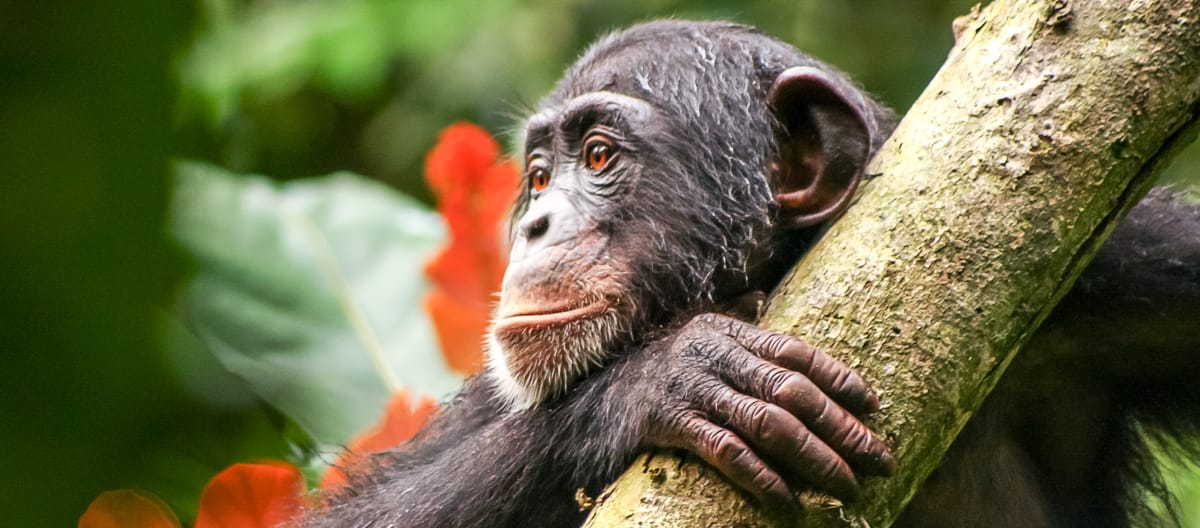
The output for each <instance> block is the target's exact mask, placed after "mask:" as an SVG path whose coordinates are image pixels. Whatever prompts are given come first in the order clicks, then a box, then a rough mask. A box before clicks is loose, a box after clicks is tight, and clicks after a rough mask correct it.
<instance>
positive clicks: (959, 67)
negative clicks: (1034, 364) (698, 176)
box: [587, 0, 1200, 527]
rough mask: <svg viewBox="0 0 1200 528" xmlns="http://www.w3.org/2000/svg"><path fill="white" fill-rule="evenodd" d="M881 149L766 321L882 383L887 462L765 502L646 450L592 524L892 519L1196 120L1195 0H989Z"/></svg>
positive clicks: (1198, 9) (875, 421) (881, 426)
mask: <svg viewBox="0 0 1200 528" xmlns="http://www.w3.org/2000/svg"><path fill="white" fill-rule="evenodd" d="M954 27H955V33H956V37H957V43H956V45H955V46H954V48H953V50H952V51H951V52H950V55H949V57H948V59H947V61H946V64H945V65H944V66H943V67H942V69H941V71H940V72H939V73H938V75H937V76H936V77H935V78H934V79H933V81H932V82H931V83H930V85H929V87H928V88H927V89H926V90H925V92H924V94H923V95H922V96H921V97H920V98H919V99H918V101H917V102H916V103H915V104H914V105H913V107H912V110H911V111H910V112H909V113H908V115H907V116H906V117H905V119H904V120H903V122H902V123H901V124H900V126H899V128H898V129H897V130H896V132H895V134H894V135H893V136H892V138H891V139H890V140H889V141H888V143H887V144H886V145H885V146H884V147H883V149H882V151H881V152H880V153H879V154H878V155H877V156H876V158H875V160H874V161H873V162H872V164H871V167H870V168H869V170H868V174H869V175H872V176H874V175H881V177H879V178H875V179H872V180H871V181H870V182H869V183H868V184H866V185H864V187H863V190H862V192H861V194H860V196H859V197H858V200H857V203H856V204H855V205H854V206H853V207H851V208H850V210H849V212H847V214H846V215H845V216H844V217H843V218H842V219H840V220H839V221H838V222H837V223H836V224H835V225H834V226H833V227H832V228H831V229H830V231H829V232H828V233H827V234H826V235H825V236H824V237H823V238H822V239H821V240H820V241H819V242H818V243H817V244H816V245H815V246H814V247H813V249H812V251H810V252H809V254H808V255H807V256H806V257H805V259H804V260H803V261H802V262H800V264H799V265H798V266H797V267H796V269H795V270H794V271H793V272H792V273H791V275H789V277H788V278H787V279H786V280H785V281H784V283H783V284H782V285H781V287H780V288H779V290H778V291H777V292H775V294H774V297H773V299H772V301H771V303H770V305H769V307H768V309H767V312H766V315H765V317H764V318H763V321H762V323H763V325H764V326H765V327H767V328H770V329H773V330H775V331H780V332H784V333H788V334H791V335H795V336H798V337H800V338H802V339H804V340H806V341H807V342H809V343H812V344H814V345H817V346H820V347H823V348H824V349H826V350H829V351H831V352H832V353H833V354H834V355H837V356H840V358H841V359H842V360H843V361H846V362H847V363H848V364H850V365H851V366H852V367H854V368H855V369H857V370H858V371H859V372H861V373H862V374H863V375H864V376H865V377H866V378H867V379H868V380H870V381H871V382H872V383H873V385H874V387H875V388H876V389H877V390H878V391H879V393H880V396H881V399H882V401H883V410H882V411H881V412H879V413H878V414H877V415H874V416H871V417H870V418H869V421H868V424H869V425H870V426H871V427H872V428H873V429H874V430H875V431H876V432H878V433H879V434H880V435H882V437H883V438H885V439H886V441H887V443H888V445H890V446H892V448H893V450H894V453H895V455H896V457H897V460H898V462H899V465H900V470H899V472H898V474H897V475H895V476H894V477H891V478H887V479H884V478H869V479H866V481H865V482H864V483H863V484H864V495H863V497H862V498H861V499H860V500H859V501H857V502H856V503H854V504H849V505H847V504H842V503H840V502H838V501H837V500H835V499H833V498H830V497H828V496H824V495H821V494H818V493H814V492H809V493H806V494H805V495H804V496H803V497H802V500H803V502H804V503H805V504H806V506H807V508H806V509H805V514H804V516H803V517H804V518H803V519H801V520H794V519H791V520H783V519H779V518H773V515H775V514H773V513H772V512H765V511H763V510H762V509H761V508H760V507H758V506H757V505H756V504H755V503H754V501H752V500H751V499H749V498H748V497H747V496H746V495H744V494H742V493H740V492H738V491H736V490H734V489H732V488H731V487H730V485H728V484H726V483H725V482H724V481H723V480H722V479H721V478H720V477H719V476H718V475H717V474H716V473H715V471H714V470H712V469H710V468H708V467H705V466H704V465H702V464H701V463H699V462H697V461H695V460H694V459H681V458H679V457H678V456H677V455H676V454H674V453H662V452H659V453H652V454H649V455H646V456H643V457H642V458H640V459H638V461H637V462H636V463H635V464H634V465H633V467H632V468H631V469H630V470H629V471H628V472H627V473H626V474H625V475H624V476H623V477H622V478H621V479H620V480H619V481H618V482H617V483H616V484H615V485H614V486H613V487H610V488H609V489H608V490H607V491H606V492H605V493H604V494H603V495H602V496H601V497H600V498H599V500H598V505H597V506H596V508H595V510H594V511H593V512H592V515H591V517H590V518H589V520H588V523H587V526H590V527H608V526H718V527H720V526H783V525H796V524H798V523H803V524H804V525H806V526H873V527H880V526H887V525H889V524H891V523H892V521H893V520H894V519H895V518H896V516H897V515H898V514H899V513H900V512H901V511H902V509H903V507H904V505H905V503H906V502H907V501H908V499H909V498H910V497H912V495H913V494H914V493H915V492H916V490H917V488H918V487H919V485H920V484H921V482H922V481H924V479H925V477H926V476H928V475H929V473H930V472H931V471H933V469H934V468H936V467H937V466H938V464H939V463H940V461H941V458H942V456H943V455H944V453H945V451H946V449H947V448H948V447H949V445H950V443H951V441H953V439H954V437H955V435H957V433H958V431H959V430H960V429H961V428H962V426H963V425H964V424H965V423H966V421H967V419H968V418H970V416H971V414H972V413H973V412H974V411H975V410H976V409H977V408H978V407H979V405H980V404H981V403H982V401H983V399H984V397H985V396H987V394H988V393H989V392H990V391H991V389H992V388H993V387H994V386H995V384H996V382H997V380H998V379H999V376H1000V375H1001V374H1002V373H1003V372H1004V370H1005V368H1006V367H1007V366H1008V364H1009V363H1010V361H1011V360H1012V358H1013V357H1014V355H1015V354H1016V352H1017V350H1018V349H1020V347H1021V345H1022V344H1023V343H1024V342H1025V341H1026V340H1027V339H1028V338H1029V336H1030V335H1031V334H1032V333H1033V331H1034V330H1035V329H1036V328H1037V326H1038V325H1039V324H1040V323H1041V321H1042V320H1043V319H1044V318H1045V317H1046V315H1047V314H1048V313H1049V312H1050V310H1051V309H1052V308H1053V307H1054V305H1055V304H1056V303H1057V302H1058V300H1059V299H1060V298H1061V297H1062V295H1063V294H1064V293H1065V292H1066V291H1067V290H1068V289H1069V288H1070V287H1071V284H1072V283H1073V282H1074V280H1075V278H1076V277H1077V276H1078V274H1079V272H1080V271H1081V270H1082V269H1083V267H1084V266H1085V265H1086V264H1087V262H1088V261H1089V260H1090V258H1091V255H1092V254H1093V253H1094V252H1095V250H1096V249H1097V248H1098V247H1099V245H1100V243H1101V242H1102V241H1103V240H1104V238H1105V237H1106V236H1107V235H1108V233H1109V232H1110V231H1111V229H1112V228H1113V226H1114V225H1115V223H1116V222H1117V221H1118V220H1119V219H1120V218H1121V217H1123V215H1124V213H1125V212H1126V211H1127V210H1128V209H1129V208H1130V207H1131V206H1132V205H1133V204H1134V203H1135V202H1136V201H1137V200H1138V199H1139V198H1140V197H1141V196H1142V195H1143V194H1144V193H1145V192H1146V191H1147V190H1148V189H1149V187H1150V185H1151V183H1152V181H1153V179H1154V176H1155V175H1156V174H1157V173H1158V172H1159V171H1160V169H1162V168H1163V167H1164V166H1165V165H1166V164H1167V163H1168V162H1169V160H1170V158H1171V157H1172V156H1173V155H1174V154H1175V152H1176V151H1177V150H1179V149H1180V148H1182V147H1183V146H1185V145H1186V144H1187V143H1189V142H1190V140H1191V139H1193V138H1194V137H1195V135H1196V133H1197V130H1200V125H1198V123H1200V120H1198V118H1197V116H1198V114H1200V2H1195V1H1194V0H1174V1H1171V0H1159V1H1155V0H1146V1H1137V0H1087V1H1084V0H1078V1H1065V0H1012V1H997V2H995V3H993V4H992V5H990V6H988V7H987V8H985V9H983V10H982V11H979V10H976V11H973V12H972V13H971V14H970V15H968V16H966V17H963V18H961V19H959V20H958V21H956V22H955V25H954Z"/></svg>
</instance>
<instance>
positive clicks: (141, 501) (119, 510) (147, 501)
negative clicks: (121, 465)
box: [79, 489, 179, 528]
mask: <svg viewBox="0 0 1200 528" xmlns="http://www.w3.org/2000/svg"><path fill="white" fill-rule="evenodd" d="M79 528H179V519H178V518H176V517H175V514H174V513H173V512H172V511H171V508H168V507H167V505H166V504H165V503H163V501H162V500H161V499H159V498H158V497H155V496H154V495H151V494H149V493H144V492H141V491H135V490H127V489H125V490H113V491H106V492H104V493H101V494H100V495H99V496H98V497H96V500H94V501H92V503H91V504H90V505H88V509H87V511H85V512H83V515H82V516H81V517H79Z"/></svg>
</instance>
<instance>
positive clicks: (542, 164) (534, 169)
mask: <svg viewBox="0 0 1200 528" xmlns="http://www.w3.org/2000/svg"><path fill="white" fill-rule="evenodd" d="M525 177H526V178H529V187H530V188H531V189H533V194H535V195H536V194H538V193H540V192H542V191H544V190H546V187H549V186H550V163H549V162H548V161H546V158H545V157H543V156H542V155H540V154H533V155H531V156H529V159H527V160H525Z"/></svg>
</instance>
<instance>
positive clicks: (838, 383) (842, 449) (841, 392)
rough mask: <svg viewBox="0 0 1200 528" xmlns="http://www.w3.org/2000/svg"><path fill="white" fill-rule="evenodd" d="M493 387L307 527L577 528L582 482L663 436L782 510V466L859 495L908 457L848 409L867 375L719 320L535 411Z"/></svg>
mask: <svg viewBox="0 0 1200 528" xmlns="http://www.w3.org/2000/svg"><path fill="white" fill-rule="evenodd" d="M488 381H489V380H488V379H487V378H480V377H477V378H474V379H472V380H471V381H470V382H468V384H467V387H466V388H465V389H464V390H463V392H462V393H461V394H460V395H459V396H458V398H456V400H455V402H453V403H452V404H451V405H450V406H448V408H447V409H446V410H445V411H443V412H442V413H441V414H440V415H439V416H438V417H437V418H435V420H434V421H433V422H432V423H431V424H430V425H429V426H427V427H426V428H425V429H423V430H422V432H421V433H420V434H419V435H418V436H417V437H415V438H414V439H413V440H412V441H410V442H408V443H406V444H405V445H403V446H401V447H400V448H398V449H396V450H394V451H393V452H391V453H388V454H385V455H382V456H380V457H377V461H378V462H379V466H378V467H377V468H375V469H374V470H373V471H370V472H368V473H367V474H357V475H351V479H350V482H351V484H350V485H349V486H348V487H347V488H346V489H345V490H343V492H342V493H341V494H340V495H338V496H336V497H333V498H331V500H330V501H329V505H328V507H327V508H325V509H324V510H323V511H318V512H314V518H313V519H310V520H309V521H308V522H309V525H310V526H443V527H457V526H464V527H465V526H574V525H578V523H579V522H580V521H581V520H582V517H583V513H581V512H580V509H579V507H578V505H577V504H576V500H575V496H576V490H582V491H583V492H584V493H586V494H587V495H589V496H595V494H597V493H598V492H599V491H600V489H601V488H602V487H603V486H604V485H606V484H608V483H609V482H611V481H612V480H613V479H614V478H615V477H616V476H617V475H618V474H619V472H620V471H621V470H623V469H624V468H625V467H626V466H627V465H628V464H629V462H630V461H631V460H632V458H633V456H634V455H636V454H637V452H638V450H639V449H641V448H646V447H654V446H663V447H679V448H685V449H688V450H690V451H692V452H694V453H696V454H698V455H699V456H700V457H701V458H704V459H705V460H707V461H709V462H710V463H712V464H713V465H714V466H716V467H717V468H718V469H719V470H721V471H722V472H723V473H724V474H725V475H726V476H727V477H729V478H730V479H731V480H732V481H733V482H735V483H736V484H738V485H740V486H742V487H743V488H744V489H746V490H747V491H749V492H751V493H752V494H754V495H756V496H758V497H759V498H760V499H762V500H764V501H766V502H768V503H772V504H775V505H777V506H779V507H792V506H794V504H793V503H792V498H791V495H790V489H789V487H788V484H787V483H785V480H784V476H786V477H787V478H788V479H789V482H792V483H798V484H813V485H816V486H818V487H822V488H825V489H829V490H831V491H833V492H835V493H837V494H839V495H841V496H843V497H852V496H853V495H854V494H855V493H856V492H857V482H856V481H855V478H854V475H853V473H852V472H851V470H850V466H853V467H855V468H857V469H861V470H863V471H867V472H870V473H875V474H879V473H887V472H890V471H891V470H892V468H893V466H894V462H893V461H892V459H891V455H890V454H888V453H887V449H886V447H885V446H884V445H883V444H882V443H881V442H880V441H879V440H878V439H877V438H875V437H874V436H873V435H872V434H871V433H870V431H869V430H867V428H866V426H864V425H863V424H862V423H861V422H859V421H858V420H857V419H856V418H855V417H854V416H853V415H851V414H850V413H849V412H848V411H846V408H849V409H853V410H867V411H869V410H873V409H875V408H877V406H878V399H877V398H876V397H875V395H874V393H872V392H871V390H870V389H869V388H868V387H867V385H866V383H865V382H863V380H862V379H861V378H859V377H858V376H857V375H855V374H854V373H853V372H851V371H850V370H849V369H848V368H847V367H846V366H845V365H842V364H841V363H838V362H837V361H835V360H833V359H831V358H830V357H828V356H826V355H825V354H823V353H821V352H820V351H817V350H814V349H812V348H811V347H808V346H805V345H803V344H802V343H800V342H798V341H796V340H794V339H790V338H787V337H785V336H781V335H778V334H773V333H770V332H767V331H764V330H761V329H758V328H756V327H754V326H752V325H749V324H746V323H742V322H740V321H737V320H734V319H730V318H727V317H723V316H719V315H713V314H707V315H702V316H699V317H696V318H694V319H692V320H691V321H689V322H688V323H686V324H684V325H682V326H681V327H680V328H678V329H676V330H674V331H673V332H671V333H670V334H669V335H667V336H666V337H664V338H661V339H658V340H656V341H652V342H651V343H649V344H647V345H645V346H644V347H643V348H640V349H638V350H634V351H629V352H628V353H627V354H625V355H624V356H622V357H620V358H618V359H617V360H616V361H615V363H614V364H613V365H610V366H609V368H606V369H602V370H600V371H598V372H596V373H595V374H594V375H592V376H589V377H587V378H585V379H583V380H581V381H580V382H579V383H578V385H577V387H576V388H574V389H573V390H572V391H570V392H568V393H567V394H566V395H565V396H564V397H562V398H558V399H555V400H551V401H548V402H545V403H544V404H543V405H540V406H537V407H533V408H530V409H526V410H523V411H516V412H510V411H504V410H502V409H501V408H500V407H499V406H498V405H497V404H496V403H495V398H494V395H493V394H492V393H491V387H489V386H488V385H487V383H488ZM843 405H844V406H845V408H844V407H843ZM767 460H770V461H780V462H782V465H781V466H778V467H776V466H773V465H768V463H767V462H766V461H767Z"/></svg>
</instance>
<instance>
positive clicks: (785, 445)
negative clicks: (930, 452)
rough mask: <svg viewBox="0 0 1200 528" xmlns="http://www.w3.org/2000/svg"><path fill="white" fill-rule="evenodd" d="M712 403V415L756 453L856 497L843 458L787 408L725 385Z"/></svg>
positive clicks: (851, 474)
mask: <svg viewBox="0 0 1200 528" xmlns="http://www.w3.org/2000/svg"><path fill="white" fill-rule="evenodd" d="M715 403H716V405H714V406H713V407H714V408H713V409H712V414H713V417H714V418H716V419H717V420H718V421H719V422H720V423H725V424H728V426H729V428H731V429H733V430H734V431H735V432H737V433H738V435H739V436H740V437H741V438H743V439H745V440H746V441H747V442H749V443H750V444H751V445H752V446H754V448H755V449H757V450H758V452H759V453H762V454H764V455H766V456H767V458H769V459H771V460H775V461H777V462H779V463H780V464H782V465H783V466H784V467H786V468H787V469H788V471H790V472H791V473H793V474H795V475H796V476H798V477H800V478H802V479H804V481H805V482H808V483H810V484H813V485H814V486H817V487H819V488H822V489H825V490H828V491H830V492H832V493H833V494H834V495H836V496H838V497H841V498H844V499H848V500H852V499H854V498H855V497H857V496H858V491H859V489H858V480H857V479H855V478H854V472H853V471H851V470H850V466H849V465H848V464H846V461H845V460H843V459H842V457H841V456H839V455H838V454H837V452H836V451H834V450H833V449H831V448H830V447H829V446H828V445H826V444H825V443H824V442H823V441H821V439H820V438H818V437H817V436H816V435H814V434H813V433H812V432H811V431H810V430H809V429H808V428H807V427H805V426H804V424H803V423H801V422H800V420H797V419H796V417H795V416H793V415H792V414H791V413H789V412H788V411H786V410H784V409H783V408H781V407H779V406H777V405H773V404H770V403H767V402H764V401H762V400H758V399H755V398H751V397H749V396H746V395H744V394H741V393H739V392H737V391H735V390H733V389H731V388H728V387H726V388H725V390H723V391H722V392H721V393H719V394H718V395H717V399H716V400H715Z"/></svg>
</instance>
